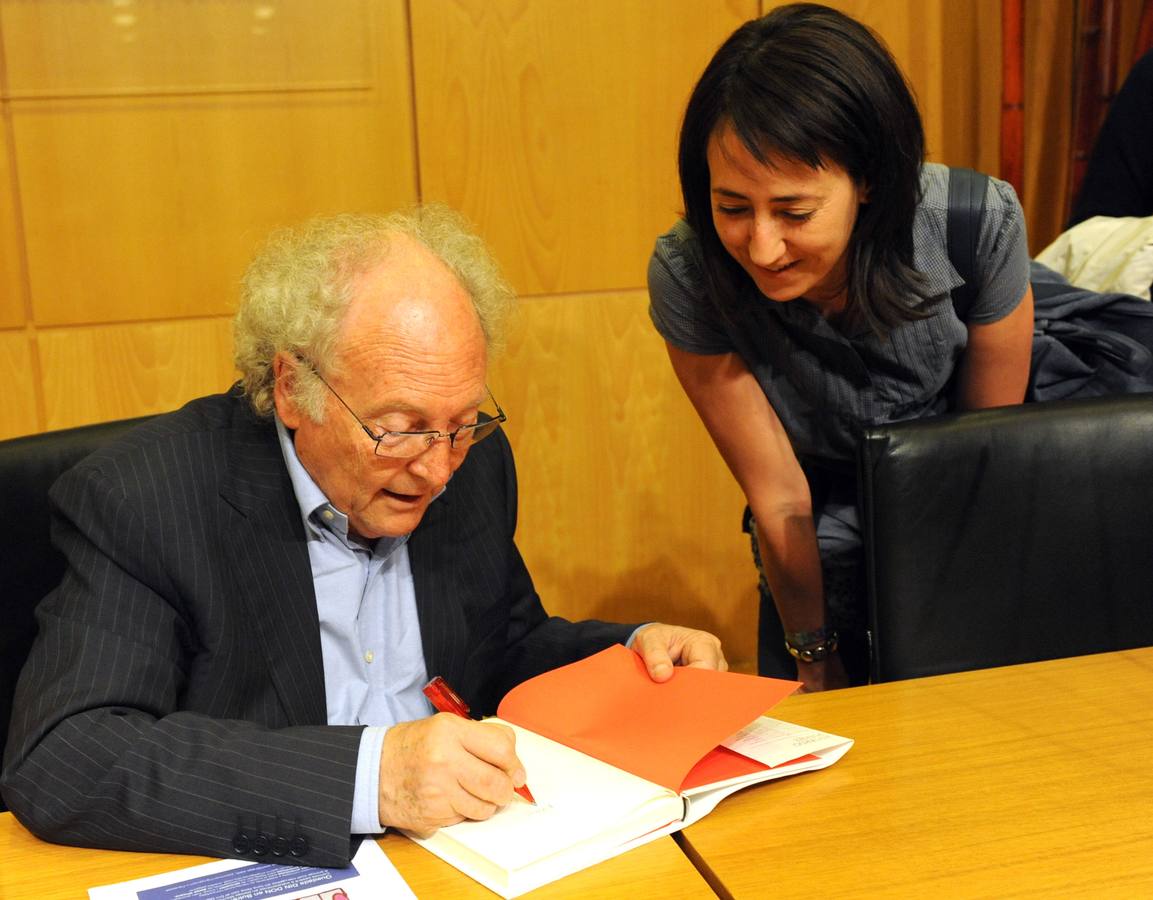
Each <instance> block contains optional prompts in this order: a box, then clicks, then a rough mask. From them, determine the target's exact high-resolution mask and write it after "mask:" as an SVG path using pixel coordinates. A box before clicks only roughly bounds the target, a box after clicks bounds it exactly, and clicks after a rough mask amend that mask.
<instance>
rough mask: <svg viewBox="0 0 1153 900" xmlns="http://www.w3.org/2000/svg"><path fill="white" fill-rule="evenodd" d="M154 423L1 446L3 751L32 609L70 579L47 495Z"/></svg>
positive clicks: (92, 428)
mask: <svg viewBox="0 0 1153 900" xmlns="http://www.w3.org/2000/svg"><path fill="white" fill-rule="evenodd" d="M148 418H149V417H148V416H144V417H141V418H138V419H123V420H120V421H116V422H104V423H101V424H98V425H85V426H82V427H79V428H69V429H65V430H63V431H49V432H45V433H44V434H35V435H30V436H28V437H20V438H13V439H11V440H7V441H0V542H2V543H0V546H2V547H3V553H2V554H0V560H2V561H0V621H2V622H3V625H2V626H0V752H2V751H3V748H4V744H5V742H6V740H7V737H8V720H9V718H10V717H11V713H12V695H13V693H14V692H15V690H16V679H17V678H18V676H19V675H20V669H21V668H22V667H23V665H24V660H25V659H27V657H28V651H29V649H30V648H31V646H32V640H33V638H34V637H35V636H36V621H35V619H34V618H33V611H34V610H35V608H36V604H37V603H39V602H40V600H41V599H42V598H43V597H44V595H45V594H47V593H48V592H49V591H51V590H52V589H53V588H54V587H56V585H57V584H58V583H59V582H60V579H61V578H62V577H63V575H64V557H63V556H62V555H61V554H60V553H59V551H57V550H56V548H55V547H53V546H52V543H51V541H50V539H49V512H48V489H49V488H50V487H51V486H52V483H53V482H54V481H55V480H56V478H57V477H58V476H59V475H60V474H61V473H62V472H64V471H65V470H66V469H69V468H71V467H72V466H73V465H75V464H76V463H77V462H79V461H80V460H81V459H83V458H84V457H85V456H87V455H88V454H89V453H91V452H92V451H93V450H95V449H96V448H97V447H100V446H101V445H103V444H106V443H107V442H108V441H110V440H112V439H113V438H116V437H119V436H120V435H122V434H124V433H125V432H126V431H128V430H129V429H131V428H133V427H134V426H136V425H138V424H140V423H141V422H144V421H147V419H148ZM3 809H4V805H3V801H2V800H0V810H3Z"/></svg>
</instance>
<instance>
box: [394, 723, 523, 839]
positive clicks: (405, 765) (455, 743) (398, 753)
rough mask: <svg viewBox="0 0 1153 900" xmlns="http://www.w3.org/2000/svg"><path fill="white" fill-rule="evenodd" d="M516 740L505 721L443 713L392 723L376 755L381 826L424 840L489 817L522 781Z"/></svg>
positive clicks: (521, 768)
mask: <svg viewBox="0 0 1153 900" xmlns="http://www.w3.org/2000/svg"><path fill="white" fill-rule="evenodd" d="M515 744H516V738H515V735H514V734H513V731H512V729H511V728H508V727H507V726H504V725H501V724H499V723H495V722H494V723H486V722H474V721H472V720H470V719H462V718H461V717H460V716H454V715H449V714H445V713H440V714H438V715H435V716H432V717H430V718H427V719H418V720H417V721H415V722H404V723H402V724H400V725H394V726H393V727H391V728H390V729H388V733H387V734H386V735H385V736H384V748H383V750H382V751H381V755H380V795H379V807H378V812H379V815H380V824H381V825H382V826H393V827H396V828H404V829H407V830H409V831H412V832H414V833H416V834H418V835H420V836H421V837H428V836H429V835H431V834H432V833H433V832H434V831H436V830H437V829H438V828H440V827H442V826H444V825H452V824H454V823H456V822H460V821H462V820H464V819H487V818H489V816H491V815H492V814H493V813H495V812H496V811H497V810H498V809H500V808H501V807H502V806H507V805H508V804H509V803H510V802H511V801H512V796H513V788H514V787H520V786H521V785H522V784H524V780H525V773H524V766H523V765H521V762H520V760H519V759H517V756H516V746H515Z"/></svg>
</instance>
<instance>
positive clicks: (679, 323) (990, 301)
mask: <svg viewBox="0 0 1153 900" xmlns="http://www.w3.org/2000/svg"><path fill="white" fill-rule="evenodd" d="M948 180H949V170H948V168H947V167H945V166H942V165H937V164H934V163H927V164H925V166H924V167H923V169H922V175H921V183H922V187H923V198H922V201H921V203H920V205H919V206H918V208H917V213H916V217H915V219H914V221H913V241H914V253H915V264H916V266H917V268H918V270H919V271H920V272H922V273H923V274H924V276H925V277H926V278H927V279H928V284H929V286H930V293H931V295H932V296H934V297H942V298H944V297H947V295H948V293H949V292H950V291H951V290H952V289H953V288H954V287H956V286H958V285H960V284H961V283H962V279H961V277H960V276H959V275H958V274H957V271H956V269H954V268H953V265H952V263H951V262H950V261H949V257H948V253H947V250H946V243H945V223H946V215H947V211H948ZM877 202H880V201H877ZM981 224H982V227H981V232H980V235H979V237H978V244H977V259H978V262H979V267H980V272H979V274H978V277H979V279H980V285H979V290H978V294H977V297H976V299H975V301H974V302H973V305H972V308H971V310H970V313H969V317H968V321H969V322H970V323H990V322H996V321H998V320H999V319H1002V318H1004V317H1005V316H1007V315H1008V314H1009V313H1010V312H1012V311H1013V310H1014V309H1015V308H1016V306H1017V304H1018V303H1019V302H1020V301H1021V298H1022V296H1023V295H1024V293H1025V288H1026V286H1027V285H1028V280H1029V252H1028V247H1027V244H1026V236H1025V224H1024V215H1023V213H1022V211H1021V205H1020V203H1019V202H1018V200H1017V196H1016V194H1015V193H1014V191H1013V188H1012V187H1011V186H1010V185H1009V184H1007V183H1006V182H1003V181H999V180H997V179H990V181H989V187H988V194H987V197H986V206H985V214H984V217H983V219H982V223H981ZM648 280H649V296H650V306H649V315H650V317H651V319H652V322H653V324H654V325H655V326H656V329H657V331H658V332H660V334H661V336H662V337H664V339H665V340H667V341H668V342H669V343H670V344H672V345H673V346H675V347H677V348H679V349H681V350H684V351H686V352H689V353H698V354H705V355H709V354H720V353H730V352H736V353H738V354H739V355H740V357H741V358H742V359H743V360H744V362H745V364H746V365H747V366H748V368H749V371H750V372H752V374H753V376H754V377H755V378H756V379H757V381H758V383H759V384H760V385H761V387H762V389H763V390H764V392H765V396H766V397H767V398H768V400H769V402H770V403H771V404H772V407H773V410H774V411H775V412H776V414H777V415H778V416H779V417H780V420H781V422H782V424H783V425H784V427H785V429H786V431H787V432H788V435H789V439H790V441H791V442H792V445H793V449H794V451H795V452H796V454H797V456H798V458H799V459H800V460H801V461H802V462H803V463H805V464H806V466H807V468H809V469H810V470H811V469H812V468H813V467H814V466H815V467H818V468H821V469H824V468H831V469H833V470H838V469H839V470H841V471H851V463H852V460H853V458H854V454H855V451H856V445H857V441H858V439H859V437H860V435H861V433H862V432H863V430H864V429H865V428H866V427H868V426H869V425H872V424H881V423H886V422H895V421H901V420H905V419H916V418H923V417H925V416H932V415H936V414H939V413H941V412H943V411H945V409H946V407H947V405H948V398H947V396H946V386H947V385H948V383H949V380H950V378H951V377H952V375H953V372H954V370H955V368H956V366H957V363H958V361H959V359H960V358H961V355H962V354H963V353H964V350H965V347H966V344H967V342H968V332H967V330H966V327H965V323H963V322H961V321H960V319H958V317H957V315H956V313H955V312H954V310H953V306H952V304H951V303H949V302H948V301H947V299H946V300H944V301H943V302H940V303H936V304H933V305H932V306H931V307H930V312H929V315H927V316H926V317H925V318H922V319H917V320H914V321H910V322H905V323H903V324H901V325H899V326H897V327H896V328H894V329H892V330H891V331H890V332H889V334H888V335H887V336H885V337H879V336H877V335H876V334H874V333H873V332H872V331H870V330H869V329H868V327H867V326H861V327H860V328H858V329H856V330H851V331H842V330H840V329H839V328H838V325H837V324H836V323H833V322H830V321H829V320H827V319H824V318H822V316H821V315H820V313H819V312H818V310H817V309H816V307H814V306H812V305H810V304H809V303H808V302H807V301H805V300H803V299H800V300H794V301H792V302H789V303H778V302H774V301H770V300H767V299H766V298H765V297H763V296H762V295H761V294H760V293H759V292H758V291H757V289H756V287H755V286H754V285H753V283H752V282H751V280H750V281H748V282H746V284H745V287H744V289H743V291H744V293H743V294H742V296H741V297H740V298H738V301H739V302H738V305H737V307H738V310H739V312H738V313H737V315H735V316H733V317H729V318H726V317H724V316H722V315H721V314H720V312H719V311H718V310H717V308H716V306H715V305H714V303H713V302H712V301H711V299H710V298H709V296H708V294H707V289H706V287H705V279H704V274H703V269H702V262H701V249H700V245H699V242H698V241H697V238H696V235H695V234H694V233H693V231H692V229H691V228H689V226H688V225H687V223H685V222H684V221H683V220H682V221H680V222H678V223H677V224H676V225H675V226H674V227H673V228H672V230H670V231H669V232H667V233H665V234H663V235H661V236H660V237H659V238H658V239H657V243H656V248H655V250H654V251H653V255H652V259H651V260H650V262H649V273H648ZM815 493H816V492H815ZM855 503H856V491H855V485H854V483H853V481H852V478H851V477H838V478H833V479H831V481H830V482H829V484H828V485H827V486H826V487H825V489H823V490H822V491H821V496H814V505H815V509H814V514H815V516H816V524H817V538H818V542H819V544H820V549H821V558H822V565H823V567H824V569H825V575H826V579H825V580H826V599H827V601H828V603H829V607H830V615H831V617H832V618H833V620H834V624H836V625H837V626H838V627H839V628H840V629H841V630H842V632H846V631H853V630H859V631H861V632H862V635H861V640H862V642H863V640H864V635H863V629H864V610H863V596H862V595H861V591H860V590H859V582H860V571H859V569H860V552H859V548H860V538H859V530H858V528H857V517H856V508H855ZM754 548H755V542H754ZM761 581H762V588H763V589H764V590H763V592H762V593H763V594H765V593H767V588H765V585H764V579H763V577H762V580H761ZM765 606H766V604H765V603H762V628H761V631H762V640H761V644H762V660H761V662H762V669H764V668H765V665H766V659H765V656H764V651H765V649H766V648H765V643H766V635H765V631H766V622H765V620H766V618H768V619H769V620H770V621H769V622H768V625H769V626H770V628H769V634H770V638H769V639H770V640H773V641H775V643H776V644H778V645H779V644H780V641H779V639H776V634H778V633H779V624H778V625H775V626H774V625H773V622H772V621H771V620H772V619H773V618H775V609H766V608H765ZM768 606H770V607H771V606H772V604H771V602H770V603H769V604H768ZM842 639H843V643H844V639H845V635H844V634H842ZM770 649H771V648H770ZM847 649H848V648H846V650H847ZM777 655H778V656H779V654H777ZM782 661H783V662H784V663H786V665H785V671H784V672H781V673H780V674H791V672H792V670H793V667H792V664H791V659H789V657H788V656H787V655H785V656H784V657H783V660H782ZM846 662H848V660H847V659H846Z"/></svg>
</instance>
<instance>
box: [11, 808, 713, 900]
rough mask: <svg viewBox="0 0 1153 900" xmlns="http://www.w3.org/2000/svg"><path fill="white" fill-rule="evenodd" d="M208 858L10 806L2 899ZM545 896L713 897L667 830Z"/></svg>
mask: <svg viewBox="0 0 1153 900" xmlns="http://www.w3.org/2000/svg"><path fill="white" fill-rule="evenodd" d="M380 846H381V847H382V848H383V850H384V852H385V853H386V854H388V858H389V859H391V860H392V862H393V864H394V865H395V866H396V867H397V869H398V870H399V871H400V874H401V875H403V876H404V880H405V881H407V882H408V885H409V887H411V888H412V890H413V892H414V893H415V894H416V895H417V897H421V898H423V897H435V898H441V897H445V898H457V897H465V898H471V897H476V898H493V897H495V896H496V895H495V894H493V893H492V892H490V891H489V890H488V889H487V888H484V887H481V886H480V885H479V884H477V883H476V882H475V881H473V880H472V879H471V878H469V877H468V876H467V875H463V874H461V873H460V872H458V871H457V870H456V869H454V868H453V867H452V866H450V865H448V863H445V862H442V861H441V860H440V859H438V858H437V857H435V856H433V855H432V854H431V853H429V852H428V851H427V850H425V849H424V848H422V847H418V846H417V845H416V844H414V843H413V842H412V841H410V840H408V838H405V837H401V836H400V835H386V836H385V837H384V838H382V839H381V841H380ZM204 862H210V860H209V859H208V858H207V857H203V856H172V855H168V854H160V853H122V852H119V851H115V850H85V849H80V848H77V847H61V846H58V845H56V844H46V843H44V842H43V841H41V840H39V839H38V838H35V837H33V836H32V835H31V834H30V833H29V832H27V831H26V830H25V829H24V827H23V826H22V825H20V823H19V822H17V821H16V819H15V818H14V817H13V816H12V814H11V813H2V814H0V900H31V898H37V900H85V898H87V896H88V893H87V891H88V888H90V887H94V886H96V885H101V884H113V883H115V882H118V881H128V880H130V879H133V878H142V877H144V876H145V875H156V874H159V873H161V872H170V871H173V870H175V869H180V868H184V867H187V866H194V865H197V864H199V863H204ZM524 896H526V897H532V898H534V900H535V898H541V900H546V898H572V900H576V898H582V900H583V898H588V897H630V898H642V897H684V898H710V900H712V898H714V897H715V895H714V894H713V892H712V891H711V890H710V889H709V886H708V885H707V884H706V883H705V881H704V879H703V878H701V876H700V875H699V874H698V873H697V871H696V870H695V869H694V868H693V865H692V863H691V862H689V860H688V858H687V857H686V856H685V855H684V854H683V853H682V852H681V851H680V850H679V849H678V848H677V845H676V844H675V843H674V842H673V839H672V838H668V837H666V838H661V839H660V840H657V841H654V842H653V843H651V844H646V845H645V846H644V847H640V848H638V849H636V850H632V851H630V852H628V853H626V854H624V855H623V856H618V857H616V858H615V859H610V860H607V861H605V862H603V863H600V864H598V865H596V866H593V867H592V868H591V869H585V870H584V871H583V872H577V873H576V874H575V875H570V876H568V877H567V878H564V879H561V880H560V881H556V882H553V883H552V884H549V885H545V886H544V887H542V888H539V889H537V890H536V891H532V892H531V893H529V894H526V895H524Z"/></svg>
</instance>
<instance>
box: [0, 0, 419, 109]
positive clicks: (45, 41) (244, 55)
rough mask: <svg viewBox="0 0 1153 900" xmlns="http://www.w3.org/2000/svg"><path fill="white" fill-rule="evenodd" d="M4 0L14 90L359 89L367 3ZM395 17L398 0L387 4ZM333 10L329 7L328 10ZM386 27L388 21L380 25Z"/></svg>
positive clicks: (367, 64) (71, 93) (363, 82)
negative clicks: (335, 4) (337, 5)
mask: <svg viewBox="0 0 1153 900" xmlns="http://www.w3.org/2000/svg"><path fill="white" fill-rule="evenodd" d="M375 2H376V0H341V2H340V8H339V10H334V8H333V6H332V5H331V4H328V3H317V2H310V0H264V2H260V0H257V2H252V3H237V2H236V0H196V2H194V3H187V2H175V3H174V2H171V0H112V2H104V3H98V2H92V0H80V2H77V0H3V2H2V3H0V22H2V25H3V29H4V31H5V32H7V33H8V34H10V35H12V36H13V40H12V41H11V42H10V44H9V46H8V49H7V70H8V85H9V90H10V91H11V93H12V95H13V96H16V97H54V96H68V97H75V96H77V95H84V96H91V95H106V94H121V93H126V92H128V93H138V92H141V91H151V92H157V93H161V92H162V93H173V92H180V91H188V92H191V93H203V92H204V91H206V90H217V91H221V90H223V91H235V90H265V91H282V90H285V89H286V88H288V89H308V88H313V89H315V88H318V87H326V88H340V87H344V88H348V87H353V86H358V87H362V88H363V87H367V86H370V85H371V84H372V82H373V81H374V73H373V71H372V41H373V29H374V28H375V27H378V25H380V24H382V23H377V22H375V21H374V19H373V16H372V9H371V7H372V5H373V4H374V3H375ZM388 5H389V7H390V9H389V12H390V13H391V14H392V15H393V16H395V15H396V14H397V13H398V12H399V5H398V4H396V3H390V4H388ZM334 12H337V13H338V14H336V15H334ZM383 24H385V25H386V26H387V25H395V24H396V22H395V21H393V22H385V23H383Z"/></svg>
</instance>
